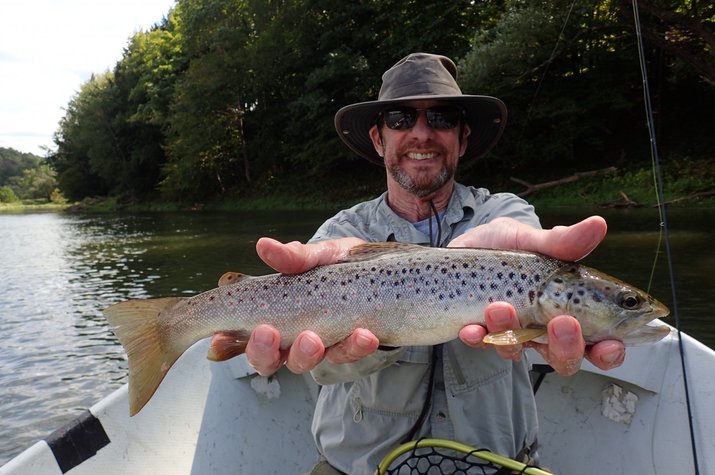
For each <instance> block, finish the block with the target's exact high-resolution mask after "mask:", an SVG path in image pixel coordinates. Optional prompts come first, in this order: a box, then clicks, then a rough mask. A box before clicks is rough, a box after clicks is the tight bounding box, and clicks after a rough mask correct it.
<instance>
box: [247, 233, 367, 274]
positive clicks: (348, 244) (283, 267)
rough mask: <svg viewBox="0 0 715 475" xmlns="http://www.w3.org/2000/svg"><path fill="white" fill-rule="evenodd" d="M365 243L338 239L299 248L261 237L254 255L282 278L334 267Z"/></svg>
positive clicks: (294, 244)
mask: <svg viewBox="0 0 715 475" xmlns="http://www.w3.org/2000/svg"><path fill="white" fill-rule="evenodd" d="M364 242H365V241H363V240H362V239H358V238H350V237H348V238H341V239H332V240H328V241H321V242H316V243H308V244H302V243H300V242H298V241H293V242H289V243H286V244H284V243H282V242H280V241H276V240H275V239H272V238H267V237H263V238H261V239H259V240H258V242H256V252H257V253H258V256H259V257H260V258H261V259H263V262H265V263H266V264H268V265H269V266H271V267H272V268H273V269H275V270H277V271H278V272H282V273H284V274H300V273H301V272H305V271H307V270H310V269H312V268H313V267H316V266H319V265H326V264H334V263H335V262H338V261H339V260H341V259H344V258H345V257H346V256H347V255H348V252H349V251H350V248H352V247H354V246H356V245H358V244H362V243H364Z"/></svg>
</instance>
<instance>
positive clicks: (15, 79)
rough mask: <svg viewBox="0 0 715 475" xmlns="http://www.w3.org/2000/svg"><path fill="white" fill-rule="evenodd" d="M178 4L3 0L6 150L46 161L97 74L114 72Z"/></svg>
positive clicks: (2, 132)
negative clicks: (72, 103)
mask: <svg viewBox="0 0 715 475" xmlns="http://www.w3.org/2000/svg"><path fill="white" fill-rule="evenodd" d="M174 3H175V1H174V0H3V2H2V3H0V147H11V148H14V149H17V150H20V151H22V152H31V153H36V154H38V155H44V152H43V150H42V148H43V147H52V134H53V133H54V132H55V131H56V130H57V125H58V123H59V121H60V119H61V118H62V117H63V115H64V111H63V108H64V107H65V106H66V105H67V103H68V102H69V100H70V99H71V97H72V96H73V95H74V94H75V93H76V92H77V91H79V88H80V86H81V85H82V84H83V83H84V82H86V81H87V80H88V79H89V78H90V76H91V75H92V74H93V73H103V72H104V71H107V70H109V69H112V68H113V67H114V65H115V64H116V62H117V61H118V60H119V59H121V57H122V53H123V51H124V48H125V47H126V46H127V42H128V40H129V38H130V37H131V36H132V35H133V34H134V33H136V32H137V31H140V30H148V29H149V28H151V26H152V25H154V24H156V23H159V22H160V21H161V19H162V18H163V17H164V16H166V14H167V13H168V12H169V10H170V9H171V8H172V7H173V6H174Z"/></svg>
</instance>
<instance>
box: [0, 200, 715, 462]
mask: <svg viewBox="0 0 715 475" xmlns="http://www.w3.org/2000/svg"><path fill="white" fill-rule="evenodd" d="M676 211H678V212H676V213H674V215H673V216H672V219H671V226H672V233H671V241H672V247H673V254H674V266H675V272H676V277H677V280H676V285H677V286H678V299H679V304H680V310H681V316H682V319H683V322H684V325H683V328H684V329H685V330H686V331H688V332H690V333H692V334H693V335H694V336H696V337H698V338H700V339H701V340H702V341H704V342H705V343H706V344H709V345H710V346H712V347H715V331H713V329H712V328H711V325H709V323H708V319H709V310H710V307H711V301H712V299H713V297H714V289H715V280H714V279H715V275H713V273H712V272H711V269H712V268H713V267H714V265H715V256H714V254H713V253H712V249H711V240H712V237H713V234H712V230H711V223H712V221H713V217H714V216H715V212H713V211H712V210H706V211H692V210H687V211H684V212H681V211H680V210H676ZM329 214H330V213H325V212H316V213H310V212H300V213H295V212H271V213H263V212H260V213H259V212H256V213H246V212H243V213H220V212H216V213H207V212H202V213H159V214H149V213H148V214H127V215H106V216H105V215H92V216H75V215H60V214H19V215H18V214H15V215H12V214H11V215H6V214H0V245H1V250H2V254H0V276H1V277H0V338H1V339H2V342H3V344H2V345H0V411H1V412H0V464H2V463H4V462H5V461H6V460H7V459H8V458H10V457H11V456H13V455H15V454H17V453H18V452H19V451H21V450H22V449H24V448H25V447H27V446H29V445H30V444H31V443H33V442H34V441H36V440H38V439H40V438H43V437H45V436H46V435H47V434H48V433H49V432H51V431H52V430H54V429H56V428H57V427H59V426H60V425H62V424H64V423H65V422H67V421H68V420H70V419H71V418H73V417H76V416H77V415H79V413H80V412H81V411H82V410H84V409H86V408H87V407H89V406H91V405H92V404H93V403H95V402H96V401H97V400H98V399H99V398H101V397H102V396H105V395H107V394H109V393H110V392H111V391H112V390H113V389H115V388H117V387H118V386H119V385H121V384H123V383H124V381H125V380H126V361H125V356H124V352H123V350H122V349H121V347H120V346H119V345H118V344H117V342H116V340H115V338H114V336H113V335H112V333H111V332H110V331H109V329H108V327H107V325H106V322H105V320H104V317H103V316H102V313H101V310H102V309H103V308H105V307H106V306H108V305H110V304H112V303H115V302H118V301H121V300H125V299H128V298H147V297H159V296H168V295H178V294H184V295H191V294H194V293H197V292H199V291H202V290H206V289H209V288H211V287H214V286H215V285H216V281H217V279H218V277H219V276H220V275H221V274H223V273H224V272H225V271H228V270H232V271H240V272H244V273H246V274H255V275H258V274H263V273H266V272H269V269H268V268H267V267H266V266H265V265H264V264H263V263H262V262H261V261H260V260H259V259H258V257H257V256H256V254H255V241H256V239H257V238H258V237H260V236H264V235H268V236H274V237H277V238H279V239H281V240H284V241H289V240H294V239H298V240H305V239H306V238H308V237H309V236H310V235H311V234H312V233H313V231H314V230H315V228H316V227H317V225H318V224H319V223H320V222H322V221H323V220H324V219H325V218H326V217H327V215H329ZM588 214H590V213H589V212H573V211H549V212H546V213H542V216H543V224H544V225H545V226H547V227H550V226H553V225H555V224H561V223H571V222H575V221H577V220H579V219H581V218H583V217H585V216H587V215H588ZM606 217H607V219H608V221H609V227H610V232H609V237H608V238H607V239H606V241H605V242H604V243H603V245H602V246H601V247H600V248H599V249H598V250H597V251H596V252H594V253H593V254H592V255H591V256H589V257H588V258H587V260H586V263H587V264H588V265H592V266H594V267H597V268H599V269H601V270H603V271H605V272H607V273H611V274H613V275H615V276H618V277H620V278H622V279H623V280H626V281H628V282H630V283H632V284H634V285H637V286H639V287H641V288H647V287H648V286H649V276H650V273H651V267H652V263H653V258H654V256H655V250H656V244H657V242H658V224H659V218H658V216H657V213H655V212H654V211H653V210H635V211H629V212H609V213H608V214H607V216H606ZM644 230H650V231H646V232H644ZM651 291H652V293H653V294H654V295H656V296H657V297H658V298H659V299H661V300H662V301H663V302H664V303H666V304H668V305H671V304H672V302H671V300H672V299H671V297H670V295H671V293H670V284H669V281H668V276H667V268H666V267H665V259H664V256H661V258H660V259H659V260H658V263H657V265H656V268H655V273H654V278H653V282H652V285H651ZM671 323H672V320H671ZM7 434H13V436H12V437H8V436H7Z"/></svg>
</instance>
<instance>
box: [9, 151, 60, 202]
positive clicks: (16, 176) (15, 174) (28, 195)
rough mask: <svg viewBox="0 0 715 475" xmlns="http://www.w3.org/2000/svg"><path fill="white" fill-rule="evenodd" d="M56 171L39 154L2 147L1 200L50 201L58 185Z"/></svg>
mask: <svg viewBox="0 0 715 475" xmlns="http://www.w3.org/2000/svg"><path fill="white" fill-rule="evenodd" d="M55 175H56V173H55V171H54V170H53V169H52V168H51V167H50V165H49V164H48V163H47V162H45V160H43V159H42V157H38V156H37V155H34V154H31V153H21V152H18V151H17V150H14V149H11V148H0V187H2V190H3V191H2V196H0V202H4V203H9V202H14V201H19V200H20V199H28V200H46V201H50V200H51V198H52V192H53V191H54V190H55V188H56V187H57V180H56V179H55Z"/></svg>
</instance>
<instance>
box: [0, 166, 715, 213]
mask: <svg viewBox="0 0 715 475" xmlns="http://www.w3.org/2000/svg"><path fill="white" fill-rule="evenodd" d="M663 183H664V198H665V200H666V202H668V201H673V204H672V206H678V207H701V208H706V207H715V195H712V194H711V195H709V196H698V195H697V194H698V193H700V194H703V193H713V192H715V169H713V167H712V164H711V161H710V160H707V159H701V160H687V159H686V160H679V161H672V162H670V163H669V165H668V167H667V168H665V169H664V170H663ZM339 188H341V189H342V187H339ZM514 188H517V189H518V187H514ZM296 189H302V190H304V192H305V191H306V189H305V187H298V188H296ZM311 190H312V191H311V192H310V193H312V194H309V193H305V194H300V193H296V194H289V193H286V191H285V189H284V190H283V192H282V193H273V194H268V193H266V191H265V190H263V191H262V192H261V193H260V194H259V193H256V194H254V195H248V196H230V197H224V198H220V199H214V200H211V201H206V202H202V203H181V202H165V201H149V202H125V201H122V200H120V199H119V198H117V197H99V198H86V199H84V200H82V201H81V202H77V203H71V204H54V203H37V202H24V203H23V202H14V203H0V212H25V211H63V210H64V211H70V212H72V211H75V212H77V211H82V212H98V213H101V212H116V211H129V212H170V211H185V210H197V211H198V210H222V211H243V210H267V211H268V210H296V211H299V210H338V209H342V208H346V207H349V206H351V205H353V204H354V203H357V202H359V201H362V200H364V199H370V198H372V197H374V193H376V191H375V190H372V191H371V193H373V195H372V196H360V197H358V196H355V195H353V196H352V197H351V196H350V195H349V194H346V193H345V192H341V190H333V193H332V194H333V196H334V197H335V196H341V198H330V197H326V196H327V195H323V194H321V193H320V192H316V189H315V188H311ZM654 190H655V184H654V179H653V173H652V171H651V170H650V169H647V168H633V169H630V170H618V171H617V172H616V173H613V174H611V175H607V176H599V177H591V178H582V179H581V180H578V181H575V182H573V183H569V184H564V185H559V186H556V187H553V188H547V189H543V190H540V191H538V192H536V193H533V194H531V195H529V196H526V197H525V198H526V199H527V201H529V202H531V203H532V204H533V205H535V206H537V207H539V208H557V207H558V208H573V207H581V208H583V207H594V208H596V207H604V206H605V207H621V206H625V205H626V200H628V201H630V204H631V205H638V206H645V207H648V206H655V205H657V203H658V197H657V196H656V193H655V191H654ZM494 191H496V190H494ZM357 192H358V193H363V194H364V193H366V192H367V191H364V192H362V191H360V190H358V191H357Z"/></svg>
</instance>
